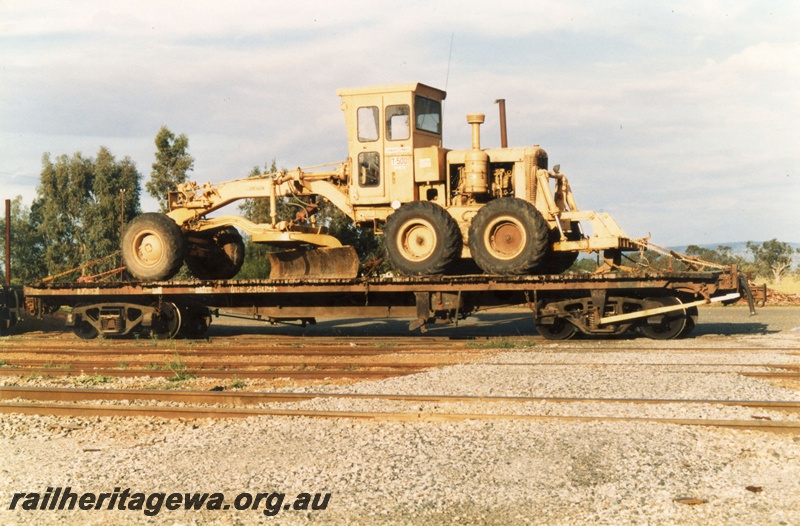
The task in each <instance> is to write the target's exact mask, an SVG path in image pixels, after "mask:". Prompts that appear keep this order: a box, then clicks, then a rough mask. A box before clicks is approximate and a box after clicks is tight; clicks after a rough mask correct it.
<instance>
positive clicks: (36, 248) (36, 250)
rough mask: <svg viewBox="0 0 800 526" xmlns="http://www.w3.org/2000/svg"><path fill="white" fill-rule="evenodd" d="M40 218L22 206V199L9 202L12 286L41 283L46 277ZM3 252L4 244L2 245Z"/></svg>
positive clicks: (0, 226)
mask: <svg viewBox="0 0 800 526" xmlns="http://www.w3.org/2000/svg"><path fill="white" fill-rule="evenodd" d="M5 222H6V219H5V214H3V217H2V218H0V232H2V235H5V231H6V224H5ZM40 223H41V217H40V216H39V214H38V213H37V210H35V209H34V210H31V209H29V208H27V207H26V206H25V205H23V203H22V196H17V197H16V198H15V199H13V200H12V201H11V282H12V283H13V284H15V285H22V284H25V283H30V282H32V281H36V280H38V279H41V278H42V277H43V276H45V275H46V274H47V267H46V265H45V261H44V257H43V254H44V251H45V245H44V239H43V238H42V235H41V234H40V232H39V229H38V225H39V224H40ZM2 250H3V251H5V243H2ZM5 258H6V254H5V253H4V254H3V258H2V264H0V281H2V282H3V283H5Z"/></svg>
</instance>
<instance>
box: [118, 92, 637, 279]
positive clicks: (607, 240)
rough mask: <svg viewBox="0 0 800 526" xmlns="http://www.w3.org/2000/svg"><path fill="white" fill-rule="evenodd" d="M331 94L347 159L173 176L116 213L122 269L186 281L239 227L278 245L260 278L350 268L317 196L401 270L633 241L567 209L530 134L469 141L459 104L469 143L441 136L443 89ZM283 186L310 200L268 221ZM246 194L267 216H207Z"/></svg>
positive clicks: (233, 265)
mask: <svg viewBox="0 0 800 526" xmlns="http://www.w3.org/2000/svg"><path fill="white" fill-rule="evenodd" d="M337 93H338V95H339V96H340V97H341V99H342V110H343V112H344V116H345V123H346V126H347V136H348V157H347V160H346V161H344V162H339V163H334V164H330V165H323V166H317V167H312V168H306V169H301V168H298V169H295V170H288V171H287V170H282V171H278V172H275V173H269V174H265V175H261V176H258V177H250V178H245V179H237V180H232V181H228V182H223V183H215V184H211V183H206V184H203V185H198V184H196V183H195V182H189V183H185V184H181V185H178V187H177V189H176V190H175V191H174V192H171V193H170V194H169V196H168V204H169V211H168V212H167V213H166V214H159V213H145V214H141V215H139V216H137V217H136V218H134V219H133V220H132V221H131V222H130V223H129V224H128V226H127V228H126V231H125V234H124V236H123V239H122V255H123V259H124V263H125V266H126V267H127V270H128V271H129V272H130V273H131V274H132V275H133V276H135V277H136V278H138V279H141V280H167V279H170V278H171V277H173V276H174V275H175V274H176V273H177V272H178V270H179V269H180V268H181V266H182V265H183V264H184V263H186V265H187V267H188V269H189V271H190V272H191V273H192V274H193V275H194V276H196V277H197V278H199V279H210V280H220V279H222V280H224V279H230V278H233V277H234V276H235V275H236V273H237V272H238V271H239V270H240V268H241V266H242V263H243V261H244V243H243V240H242V236H241V234H240V231H243V232H245V233H246V234H247V235H248V236H249V237H250V239H251V240H252V241H253V242H257V243H266V244H270V245H274V246H278V247H282V248H283V249H285V250H284V251H282V252H277V253H275V254H274V255H271V256H270V258H271V260H272V274H271V277H272V278H292V277H306V276H307V277H311V276H313V277H327V278H352V277H356V275H357V273H358V268H359V267H358V256H357V254H356V253H355V250H354V249H353V248H352V247H343V246H342V244H341V242H340V241H339V240H338V239H336V238H335V237H333V236H331V235H329V234H328V233H327V230H326V227H325V225H324V224H318V223H317V221H316V218H315V215H314V213H315V211H316V209H317V206H316V205H315V202H316V200H317V199H318V198H323V199H326V200H328V201H329V202H330V203H332V204H333V205H334V206H336V207H337V208H338V209H339V210H341V211H342V212H343V213H344V214H345V215H347V216H348V217H350V218H351V219H352V220H353V221H354V222H355V223H356V224H357V225H359V226H361V227H369V228H373V229H375V231H376V232H378V233H383V235H384V236H385V240H384V241H385V242H384V246H385V249H386V255H387V257H388V259H389V261H390V262H391V264H392V266H393V267H394V268H395V269H396V270H397V271H399V272H400V273H403V274H409V275H436V274H443V273H451V272H454V270H453V269H454V268H457V267H458V266H459V263H460V262H462V261H463V260H469V259H471V260H472V261H473V262H474V263H475V265H477V267H479V268H480V270H482V271H483V272H485V273H488V274H501V275H523V274H558V273H561V272H563V271H564V270H566V269H567V268H568V267H569V266H570V265H571V264H572V263H573V262H574V261H575V259H576V258H577V256H578V253H579V252H581V251H583V252H598V253H602V254H603V255H604V257H605V258H606V259H607V261H608V262H609V263H617V264H618V263H619V258H620V255H621V252H622V251H624V250H638V248H639V246H638V244H637V243H634V242H633V241H632V240H631V239H630V238H629V237H628V236H627V235H626V234H625V233H624V232H623V231H622V229H621V228H620V227H619V225H618V224H617V223H616V222H615V221H614V220H613V219H612V218H611V217H610V216H609V215H608V214H604V213H599V212H593V211H585V210H580V209H579V208H578V206H577V204H576V201H575V198H574V196H573V193H572V189H571V188H570V185H569V182H568V181H567V177H566V176H565V175H564V174H563V173H561V172H560V170H559V166H558V165H556V166H554V167H553V168H552V169H549V168H548V157H547V153H546V152H545V150H543V149H542V148H540V147H539V146H530V147H519V148H508V147H506V145H505V144H503V145H502V147H500V148H487V149H482V148H481V140H480V125H481V124H482V123H483V122H484V119H485V117H484V115H483V114H479V113H474V114H469V115H467V123H468V124H469V125H471V126H472V147H471V148H469V149H464V150H450V149H447V148H444V147H443V146H442V101H443V100H444V99H445V92H444V91H441V90H439V89H436V88H433V87H430V86H426V85H424V84H419V83H415V84H403V85H392V86H379V87H371V88H357V89H342V90H339V91H338V92H337ZM504 120H505V118H504V115H501V123H502V122H504ZM504 135H505V134H504V133H503V136H504ZM287 196H297V197H304V198H309V199H307V202H309V206H308V207H307V210H306V212H307V213H305V214H300V215H299V217H298V219H297V220H292V221H279V220H278V213H277V204H278V199H280V198H282V197H287ZM253 198H255V199H268V200H269V204H270V220H269V222H266V223H263V224H256V223H253V222H252V221H249V220H247V219H246V218H244V217H242V216H240V215H226V216H220V217H214V218H212V217H209V216H208V215H209V214H210V213H212V212H214V211H215V210H218V209H220V208H222V207H223V206H225V205H228V204H230V203H232V202H234V201H237V200H240V199H253ZM587 226H588V228H585V227H587ZM462 268H463V267H462Z"/></svg>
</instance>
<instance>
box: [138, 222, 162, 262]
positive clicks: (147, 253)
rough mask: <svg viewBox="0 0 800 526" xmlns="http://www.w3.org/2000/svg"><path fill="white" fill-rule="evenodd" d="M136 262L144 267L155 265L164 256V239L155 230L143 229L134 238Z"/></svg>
mask: <svg viewBox="0 0 800 526" xmlns="http://www.w3.org/2000/svg"><path fill="white" fill-rule="evenodd" d="M133 253H134V254H135V256H136V262H137V263H138V264H140V265H141V266H143V267H148V268H151V267H155V266H156V265H158V263H159V262H160V261H161V259H163V257H164V241H163V240H162V239H161V236H159V235H158V234H157V233H156V232H155V231H153V230H143V231H142V232H140V233H139V234H137V235H136V237H135V238H134V239H133Z"/></svg>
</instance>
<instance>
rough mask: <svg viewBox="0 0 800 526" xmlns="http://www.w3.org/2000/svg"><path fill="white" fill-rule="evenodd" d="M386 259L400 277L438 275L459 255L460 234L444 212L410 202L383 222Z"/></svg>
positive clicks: (452, 220)
mask: <svg viewBox="0 0 800 526" xmlns="http://www.w3.org/2000/svg"><path fill="white" fill-rule="evenodd" d="M385 234H386V245H385V246H386V255H387V256H388V257H389V261H390V262H391V263H392V266H394V268H395V269H397V270H398V271H400V272H402V273H403V274H416V275H426V274H427V275H432V274H442V273H443V272H444V271H445V270H446V269H447V268H448V267H449V266H450V265H451V264H452V263H453V261H454V260H455V259H456V258H457V257H459V256H460V254H461V231H460V230H459V229H458V225H457V224H456V222H455V220H454V219H453V218H452V217H451V216H450V214H448V213H447V211H446V210H445V209H444V208H442V207H441V206H439V205H437V204H436V203H432V202H430V201H412V202H410V203H406V204H404V205H403V206H401V207H400V208H399V209H398V210H397V211H396V212H395V213H393V214H392V215H390V216H389V218H388V219H387V220H386V229H385Z"/></svg>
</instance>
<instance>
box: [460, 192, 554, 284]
mask: <svg viewBox="0 0 800 526" xmlns="http://www.w3.org/2000/svg"><path fill="white" fill-rule="evenodd" d="M548 238H549V228H548V226H547V221H545V220H544V217H542V214H541V213H540V212H539V211H538V210H537V209H536V207H534V206H533V205H532V204H531V203H529V202H527V201H523V200H522V199H518V198H516V197H503V198H501V199H495V200H494V201H490V202H489V203H488V204H486V206H484V207H483V208H481V209H480V210H478V213H477V214H476V215H475V218H474V219H473V220H472V224H471V225H470V227H469V249H470V252H471V253H472V258H473V259H474V260H475V263H477V264H478V266H479V267H480V268H481V269H483V271H484V272H486V273H489V274H528V273H530V272H531V271H532V270H533V269H534V268H535V267H536V266H537V265H538V264H539V263H540V262H541V261H542V260H543V259H544V257H545V254H546V253H547V246H548V244H549V239H548Z"/></svg>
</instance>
